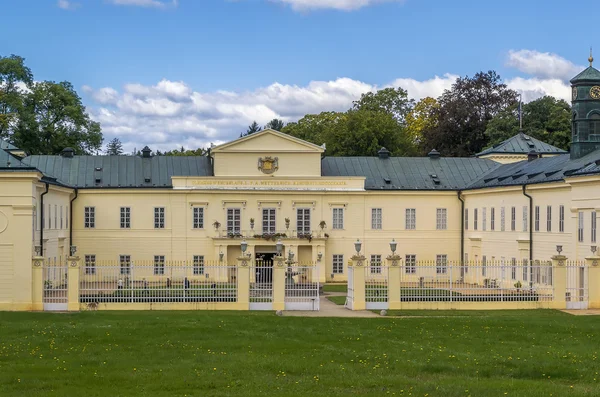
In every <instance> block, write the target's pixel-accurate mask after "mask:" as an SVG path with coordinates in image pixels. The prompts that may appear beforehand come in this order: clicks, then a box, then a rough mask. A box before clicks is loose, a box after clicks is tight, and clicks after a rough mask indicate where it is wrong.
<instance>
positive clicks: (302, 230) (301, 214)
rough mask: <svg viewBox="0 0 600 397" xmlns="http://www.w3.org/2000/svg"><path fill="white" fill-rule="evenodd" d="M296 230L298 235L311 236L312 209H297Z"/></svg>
mask: <svg viewBox="0 0 600 397" xmlns="http://www.w3.org/2000/svg"><path fill="white" fill-rule="evenodd" d="M296 228H297V229H298V234H310V208H298V209H296Z"/></svg>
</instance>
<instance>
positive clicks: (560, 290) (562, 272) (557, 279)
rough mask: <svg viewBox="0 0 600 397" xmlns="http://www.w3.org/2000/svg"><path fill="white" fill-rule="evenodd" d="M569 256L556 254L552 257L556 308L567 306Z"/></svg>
mask: <svg viewBox="0 0 600 397" xmlns="http://www.w3.org/2000/svg"><path fill="white" fill-rule="evenodd" d="M566 262H567V257H566V256H564V255H554V256H553V257H552V283H553V284H554V300H553V303H554V307H553V308H554V309H566V308H567V299H566V296H567V267H566Z"/></svg>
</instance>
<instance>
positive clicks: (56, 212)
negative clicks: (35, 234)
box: [54, 204, 58, 229]
mask: <svg viewBox="0 0 600 397" xmlns="http://www.w3.org/2000/svg"><path fill="white" fill-rule="evenodd" d="M54 229H58V204H54Z"/></svg>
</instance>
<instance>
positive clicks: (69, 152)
mask: <svg viewBox="0 0 600 397" xmlns="http://www.w3.org/2000/svg"><path fill="white" fill-rule="evenodd" d="M74 154H75V150H73V148H70V147H66V148H64V149H63V150H62V152H60V155H61V156H62V157H64V158H66V159H72V158H73V155H74Z"/></svg>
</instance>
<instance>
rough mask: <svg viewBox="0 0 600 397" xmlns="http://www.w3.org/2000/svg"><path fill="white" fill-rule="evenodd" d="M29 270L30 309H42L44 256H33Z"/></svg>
mask: <svg viewBox="0 0 600 397" xmlns="http://www.w3.org/2000/svg"><path fill="white" fill-rule="evenodd" d="M32 265H33V269H32V271H31V310H34V311H42V310H44V257H42V256H34V257H33V259H32Z"/></svg>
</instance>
